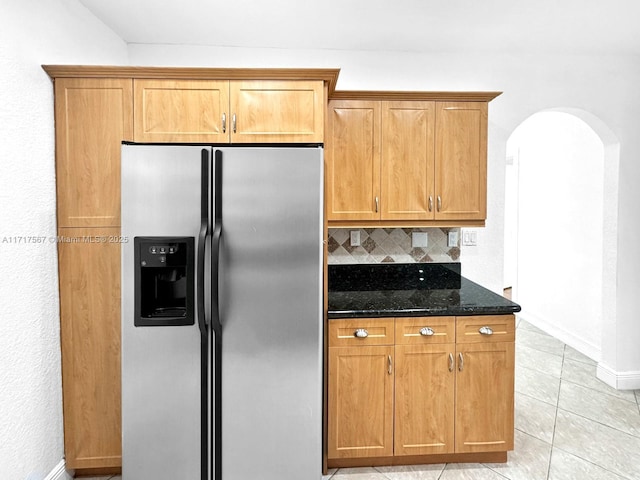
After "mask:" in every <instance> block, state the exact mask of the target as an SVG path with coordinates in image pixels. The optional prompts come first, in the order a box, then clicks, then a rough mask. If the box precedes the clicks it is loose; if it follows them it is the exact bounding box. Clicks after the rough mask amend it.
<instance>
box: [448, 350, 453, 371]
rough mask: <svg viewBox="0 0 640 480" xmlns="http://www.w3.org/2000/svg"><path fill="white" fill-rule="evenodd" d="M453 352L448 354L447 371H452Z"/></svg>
mask: <svg viewBox="0 0 640 480" xmlns="http://www.w3.org/2000/svg"><path fill="white" fill-rule="evenodd" d="M453 365H454V364H453V353H450V354H449V371H450V372H453Z"/></svg>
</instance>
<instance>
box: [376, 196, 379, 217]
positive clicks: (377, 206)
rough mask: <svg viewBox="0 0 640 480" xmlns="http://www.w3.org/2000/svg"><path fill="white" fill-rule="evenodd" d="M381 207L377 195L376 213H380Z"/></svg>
mask: <svg viewBox="0 0 640 480" xmlns="http://www.w3.org/2000/svg"><path fill="white" fill-rule="evenodd" d="M379 209H380V199H379V198H378V197H376V213H378V210H379Z"/></svg>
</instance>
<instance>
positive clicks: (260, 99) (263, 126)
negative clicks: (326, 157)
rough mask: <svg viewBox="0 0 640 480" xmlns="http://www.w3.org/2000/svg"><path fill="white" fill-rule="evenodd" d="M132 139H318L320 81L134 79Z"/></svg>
mask: <svg viewBox="0 0 640 480" xmlns="http://www.w3.org/2000/svg"><path fill="white" fill-rule="evenodd" d="M134 100H135V103H134V118H135V122H134V125H135V131H134V140H135V141H136V142H159V143H164V142H167V143H170V142H180V143H188V142H194V143H229V142H231V143H322V142H323V140H324V108H325V96H324V82H323V81H322V80H309V81H302V80H232V81H225V80H157V79H135V80H134Z"/></svg>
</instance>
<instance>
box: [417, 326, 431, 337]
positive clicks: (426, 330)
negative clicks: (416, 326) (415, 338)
mask: <svg viewBox="0 0 640 480" xmlns="http://www.w3.org/2000/svg"><path fill="white" fill-rule="evenodd" d="M433 334H434V332H433V328H431V327H422V328H421V329H420V335H422V336H423V337H430V336H431V335H433Z"/></svg>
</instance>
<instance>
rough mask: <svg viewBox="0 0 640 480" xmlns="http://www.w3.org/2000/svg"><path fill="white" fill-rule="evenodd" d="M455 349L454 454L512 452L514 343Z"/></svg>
mask: <svg viewBox="0 0 640 480" xmlns="http://www.w3.org/2000/svg"><path fill="white" fill-rule="evenodd" d="M456 348H457V358H456V361H457V373H456V453H464V452H496V451H507V450H513V428H514V425H513V395H514V394H513V387H514V344H513V343H512V342H498V343H466V344H457V345H456Z"/></svg>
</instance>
